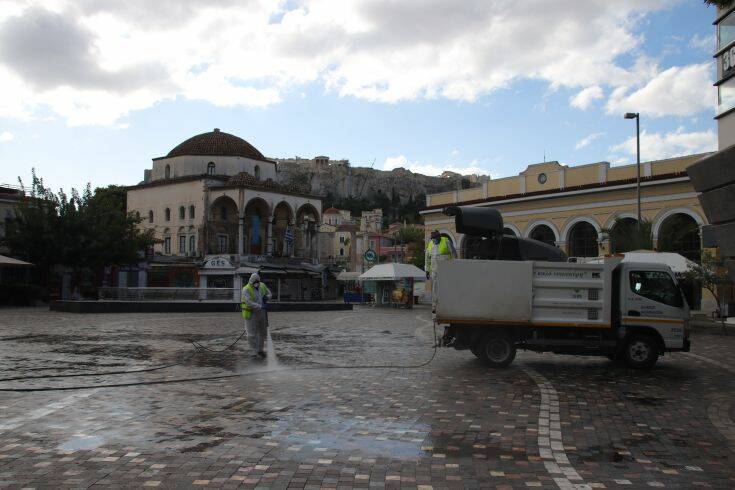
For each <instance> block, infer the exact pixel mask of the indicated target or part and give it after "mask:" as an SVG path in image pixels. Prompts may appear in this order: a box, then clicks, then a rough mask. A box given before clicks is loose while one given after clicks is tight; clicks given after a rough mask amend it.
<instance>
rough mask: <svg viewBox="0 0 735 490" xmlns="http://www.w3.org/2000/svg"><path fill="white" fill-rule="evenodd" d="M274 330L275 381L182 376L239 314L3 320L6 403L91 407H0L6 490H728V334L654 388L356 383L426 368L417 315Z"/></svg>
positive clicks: (209, 369) (478, 372) (422, 321)
mask: <svg viewBox="0 0 735 490" xmlns="http://www.w3.org/2000/svg"><path fill="white" fill-rule="evenodd" d="M270 320H271V328H272V333H273V339H274V346H275V352H276V354H277V356H278V364H277V365H276V364H275V363H273V362H272V361H271V362H265V361H257V360H253V359H252V358H251V357H250V353H249V352H248V351H247V348H246V346H245V343H240V344H238V345H237V346H236V348H235V349H234V350H230V351H226V352H224V353H220V354H216V353H202V354H199V355H196V356H192V354H193V348H192V345H191V344H190V343H189V339H193V340H196V341H198V342H200V343H202V344H204V345H207V346H209V347H211V348H221V347H224V346H226V345H227V344H228V343H229V342H231V341H232V340H233V339H234V338H236V337H237V336H238V335H239V333H240V330H241V323H240V322H241V320H240V318H239V317H238V316H237V315H232V314H145V315H123V314H120V315H74V314H61V313H56V312H49V311H47V310H44V309H19V310H0V373H2V374H0V377H2V378H3V380H4V381H2V382H0V389H8V388H18V389H31V388H33V389H39V388H69V387H83V386H92V387H93V388H90V389H79V390H56V391H35V392H8V391H4V392H0V411H1V413H2V419H0V487H3V488H4V487H11V488H33V487H35V488H44V487H45V488H61V487H74V488H86V487H90V486H106V487H110V488H119V487H167V488H173V487H176V488H186V487H199V486H216V487H228V488H229V487H232V488H234V487H238V486H246V487H260V488H320V487H321V488H323V487H332V488H383V487H389V488H394V487H395V488H397V487H411V488H420V489H429V488H498V489H510V488H618V487H620V488H696V487H705V488H723V489H725V488H734V487H735V454H734V453H733V450H735V425H734V423H733V419H734V417H735V397H733V396H732V394H733V387H734V386H735V354H733V352H735V349H734V348H735V334H733V335H730V336H721V335H715V334H713V333H710V332H707V333H696V334H695V336H694V338H693V352H692V353H691V354H683V353H682V354H674V355H671V356H666V357H665V358H663V359H662V360H661V361H660V362H659V364H658V366H657V367H656V368H655V369H654V370H652V371H650V372H638V371H631V370H628V369H626V368H624V367H620V366H618V365H615V364H613V363H611V362H609V361H607V359H604V358H580V357H569V356H554V355H548V354H544V355H541V354H533V353H524V352H521V353H519V355H518V358H517V359H516V362H515V363H514V364H513V365H512V366H511V367H510V368H508V369H503V370H490V369H487V368H485V367H484V366H482V365H481V364H480V363H479V361H477V360H476V359H475V358H474V356H472V354H470V353H468V352H467V351H465V352H457V351H454V350H449V349H440V350H439V351H438V353H437V355H436V358H435V359H434V360H433V362H431V363H430V364H428V365H427V366H424V367H420V368H386V369H366V368H359V366H362V365H368V364H370V365H372V364H391V365H396V364H401V365H406V364H411V365H417V364H421V363H423V362H425V361H426V360H428V359H430V358H431V356H432V352H433V349H432V347H431V346H432V341H433V333H432V327H431V322H430V315H429V312H428V310H426V309H417V310H414V311H403V310H401V311H396V310H383V311H381V310H375V309H370V308H360V309H355V310H354V311H352V312H329V313H274V314H271V318H270ZM173 363H180V364H177V365H175V366H170V367H167V368H165V369H160V370H156V371H147V372H140V373H131V374H115V375H110V376H77V377H63V378H43V379H23V380H8V378H18V377H29V376H45V375H68V374H94V373H100V372H108V371H127V370H137V369H148V368H155V367H156V366H161V365H168V364H173ZM334 365H339V366H352V367H357V368H355V369H328V368H327V366H334ZM191 378H211V379H199V380H191ZM186 379H188V380H189V381H181V380H186ZM161 381H167V383H160V382H161ZM141 383H142V384H141ZM146 383H149V384H146ZM153 383H155V384H153ZM132 384H136V385H134V386H115V387H109V386H108V387H100V386H103V385H132Z"/></svg>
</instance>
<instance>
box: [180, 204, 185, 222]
mask: <svg viewBox="0 0 735 490" xmlns="http://www.w3.org/2000/svg"><path fill="white" fill-rule="evenodd" d="M184 218H186V209H185V208H184V206H179V219H184Z"/></svg>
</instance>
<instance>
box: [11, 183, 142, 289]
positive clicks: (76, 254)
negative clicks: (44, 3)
mask: <svg viewBox="0 0 735 490" xmlns="http://www.w3.org/2000/svg"><path fill="white" fill-rule="evenodd" d="M21 185H22V182H21ZM125 200H126V192H125V188H124V187H119V186H109V187H106V188H97V189H95V191H94V193H93V192H92V190H91V187H90V186H89V184H88V185H87V186H86V188H85V189H84V192H83V193H82V194H79V193H78V192H77V191H76V190H75V189H72V191H71V195H67V194H66V193H64V191H63V190H61V191H59V193H58V194H55V193H53V192H52V191H51V190H50V189H48V188H46V187H45V186H44V184H43V179H41V178H39V177H37V176H36V173H35V171H33V178H32V183H31V186H30V190H29V194H28V195H27V196H26V198H25V199H23V200H21V202H20V204H19V205H18V209H17V213H16V216H17V219H15V220H13V221H12V222H11V226H10V227H9V230H8V233H7V243H8V246H9V248H10V250H11V251H12V252H13V254H15V255H17V256H19V257H21V258H23V259H25V260H28V261H29V262H31V263H33V264H35V265H36V268H37V270H38V271H39V274H40V278H41V280H42V284H43V285H46V284H48V282H47V281H48V277H49V275H50V273H51V271H52V270H53V269H54V267H56V266H64V267H68V268H71V269H73V270H74V271H76V272H79V271H81V270H92V271H96V270H98V269H99V268H101V267H104V266H107V265H127V264H131V263H134V262H137V261H138V260H139V253H140V251H142V250H144V249H145V247H147V246H149V245H152V244H153V243H154V241H155V240H154V238H153V233H152V231H150V230H148V231H145V232H142V231H141V230H140V229H139V228H138V226H137V225H138V224H139V223H140V222H141V218H140V217H139V216H136V215H133V214H132V213H127V212H126V209H125Z"/></svg>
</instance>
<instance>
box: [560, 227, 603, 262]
mask: <svg viewBox="0 0 735 490" xmlns="http://www.w3.org/2000/svg"><path fill="white" fill-rule="evenodd" d="M597 238H598V237H597V230H596V229H595V227H594V226H592V225H591V224H590V223H587V222H586V221H580V222H579V223H577V224H576V225H574V226H572V229H571V230H569V238H568V239H567V240H568V242H569V255H570V256H571V257H597V256H598V255H600V249H599V246H598V245H597Z"/></svg>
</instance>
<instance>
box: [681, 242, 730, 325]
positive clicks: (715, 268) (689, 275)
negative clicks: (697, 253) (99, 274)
mask: <svg viewBox="0 0 735 490" xmlns="http://www.w3.org/2000/svg"><path fill="white" fill-rule="evenodd" d="M684 279H685V280H687V281H691V282H692V283H694V284H699V285H701V287H703V288H704V289H706V290H707V291H709V292H710V293H711V294H712V296H713V297H714V298H715V300H716V301H717V304H718V307H719V308H720V312H722V311H723V310H724V306H725V301H726V297H725V295H724V294H723V293H724V291H725V289H726V286H732V285H733V281H732V279H731V278H730V275H729V274H728V270H727V269H726V268H725V264H724V261H723V260H721V259H719V258H717V257H716V256H714V255H712V253H711V252H710V251H709V250H705V251H704V252H703V253H702V260H701V261H700V262H699V263H693V265H692V266H691V267H690V268H689V270H688V271H687V272H685V273H684ZM720 318H721V320H722V329H723V331H724V332H725V333H727V328H726V325H725V317H724V315H722V314H720Z"/></svg>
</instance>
